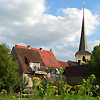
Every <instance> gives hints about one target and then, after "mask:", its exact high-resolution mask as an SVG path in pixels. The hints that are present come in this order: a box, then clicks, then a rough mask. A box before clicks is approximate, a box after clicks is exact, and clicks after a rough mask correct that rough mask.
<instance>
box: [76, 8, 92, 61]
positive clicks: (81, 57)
mask: <svg viewBox="0 0 100 100" xmlns="http://www.w3.org/2000/svg"><path fill="white" fill-rule="evenodd" d="M90 55H91V53H90V52H89V51H88V48H87V41H86V34H85V21H84V8H83V20H82V29H81V38H80V45H79V50H78V51H77V52H76V53H75V57H76V62H79V61H81V63H85V61H87V60H90Z"/></svg>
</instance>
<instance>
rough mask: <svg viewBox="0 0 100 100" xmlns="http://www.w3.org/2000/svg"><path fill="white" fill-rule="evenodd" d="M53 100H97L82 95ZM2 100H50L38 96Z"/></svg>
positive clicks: (3, 98) (54, 98) (58, 97)
mask: <svg viewBox="0 0 100 100" xmlns="http://www.w3.org/2000/svg"><path fill="white" fill-rule="evenodd" d="M50 99H51V100H97V98H96V97H88V96H80V95H73V96H72V95H69V96H66V97H65V98H63V99H62V98H61V95H58V96H55V95H54V96H52V97H50ZM0 100H48V98H45V97H44V98H42V99H40V98H39V97H38V96H33V97H30V98H19V97H15V98H14V97H13V96H2V97H0Z"/></svg>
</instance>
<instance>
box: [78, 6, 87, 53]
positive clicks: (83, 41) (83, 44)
mask: <svg viewBox="0 0 100 100" xmlns="http://www.w3.org/2000/svg"><path fill="white" fill-rule="evenodd" d="M81 50H86V51H87V50H88V48H87V41H86V34H85V21H84V8H83V21H82V29H81V39H80V45H79V51H81Z"/></svg>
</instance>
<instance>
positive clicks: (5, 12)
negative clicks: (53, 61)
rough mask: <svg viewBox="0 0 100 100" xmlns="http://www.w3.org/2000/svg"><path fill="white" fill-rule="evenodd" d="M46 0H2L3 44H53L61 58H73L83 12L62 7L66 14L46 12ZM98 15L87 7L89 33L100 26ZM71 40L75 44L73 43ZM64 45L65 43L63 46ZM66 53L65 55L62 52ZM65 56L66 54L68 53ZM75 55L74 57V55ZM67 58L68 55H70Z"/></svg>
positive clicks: (0, 32)
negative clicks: (57, 14)
mask: <svg viewBox="0 0 100 100" xmlns="http://www.w3.org/2000/svg"><path fill="white" fill-rule="evenodd" d="M45 2H46V1H45V0H10V1H9V0H0V43H2V42H5V43H7V44H8V45H10V46H13V45H15V44H21V45H28V44H29V45H31V46H33V47H36V46H37V47H39V46H43V47H48V48H49V47H52V48H53V49H54V52H55V54H56V55H57V58H59V59H60V57H61V58H62V59H65V60H66V59H67V58H69V59H72V57H73V56H74V54H73V53H74V51H76V50H77V48H76V47H77V46H74V47H73V45H77V44H76V43H75V44H74V41H77V42H78V41H79V40H77V38H78V37H79V36H80V34H81V25H82V16H83V15H82V14H83V11H82V10H80V9H77V8H66V9H62V8H60V10H59V12H61V13H63V14H64V16H61V15H60V16H54V15H51V14H45V12H46V11H47V10H49V9H48V7H47V6H45ZM97 18H98V15H96V14H94V15H93V14H92V13H91V11H90V10H88V9H85V22H86V34H87V35H91V34H93V33H92V30H94V29H96V25H98V20H97ZM70 42H71V43H70ZM59 44H61V45H59ZM60 53H61V54H62V56H63V57H62V56H61V54H60ZM64 55H65V56H64ZM72 55H73V56H72ZM66 57H67V58H66Z"/></svg>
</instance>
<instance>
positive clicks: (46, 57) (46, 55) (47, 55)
mask: <svg viewBox="0 0 100 100" xmlns="http://www.w3.org/2000/svg"><path fill="white" fill-rule="evenodd" d="M15 47H19V48H23V49H28V47H26V46H20V45H16V46H15ZM28 50H34V51H38V52H39V54H40V56H41V58H42V60H43V62H44V64H45V65H46V66H48V67H56V68H59V67H60V65H59V63H58V61H57V59H56V58H55V56H54V54H53V52H51V51H46V50H42V51H41V50H40V49H36V48H31V49H28ZM30 56H31V54H30ZM50 60H53V62H54V64H53V63H51V62H50Z"/></svg>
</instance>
